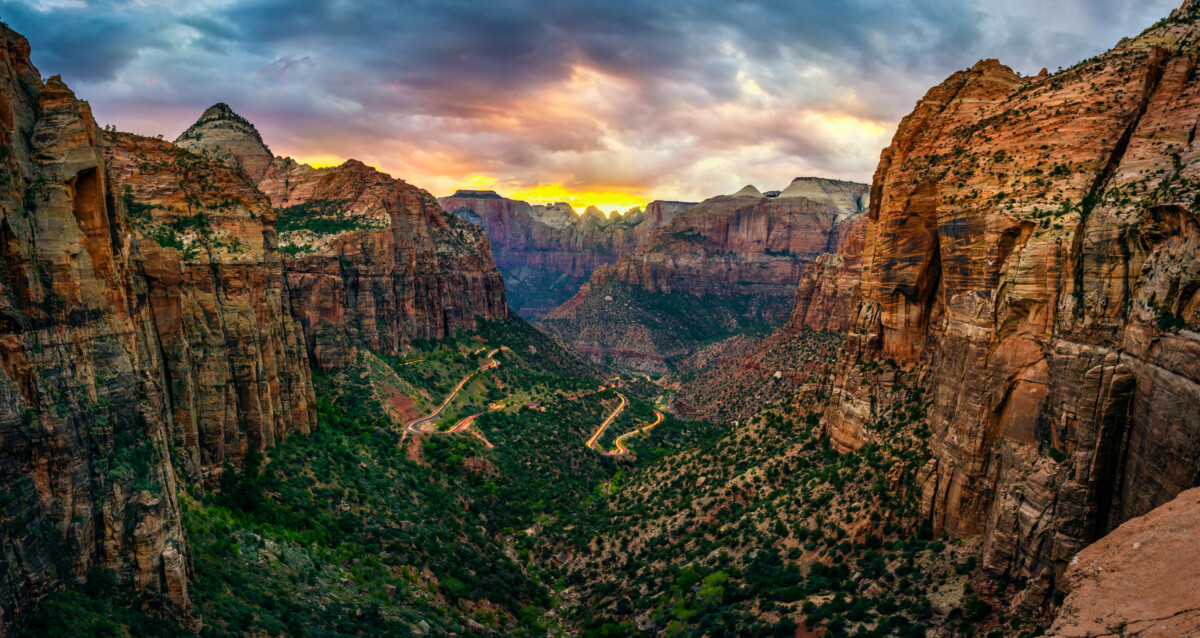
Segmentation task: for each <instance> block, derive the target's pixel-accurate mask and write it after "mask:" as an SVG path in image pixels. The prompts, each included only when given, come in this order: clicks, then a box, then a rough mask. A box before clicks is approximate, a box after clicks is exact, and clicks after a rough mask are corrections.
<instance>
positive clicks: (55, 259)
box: [0, 26, 191, 635]
mask: <svg viewBox="0 0 1200 638" xmlns="http://www.w3.org/2000/svg"><path fill="white" fill-rule="evenodd" d="M134 241H135V239H134V238H133V237H132V235H131V232H130V227H129V223H128V220H127V219H126V216H125V211H124V209H123V206H122V204H121V200H120V198H119V197H118V195H117V193H116V192H114V185H113V180H112V177H111V175H110V173H109V170H108V167H107V165H106V162H105V158H104V152H103V149H102V138H101V131H100V129H99V127H97V126H96V123H95V121H94V120H93V118H92V114H91V109H90V107H89V106H88V104H87V103H86V102H83V101H81V100H78V99H76V98H75V96H74V94H72V92H71V91H70V89H68V88H67V86H66V85H65V84H63V82H62V81H61V80H60V79H59V78H58V77H57V76H55V77H51V78H50V79H49V80H47V81H46V82H45V83H44V84H43V83H42V80H41V76H40V74H39V73H38V71H37V69H35V68H34V67H33V66H32V64H31V63H30V61H29V44H28V42H26V40H25V39H24V38H23V37H21V36H20V35H17V34H16V33H14V32H13V31H11V30H9V29H8V28H7V27H4V26H0V500H2V501H3V502H4V508H3V510H2V512H3V513H2V516H3V519H2V523H3V524H2V525H0V634H2V635H10V633H11V632H12V630H13V629H14V626H15V623H16V622H17V621H18V620H19V619H20V618H21V617H22V616H23V615H24V614H25V613H27V612H28V611H29V609H30V607H31V606H32V604H33V603H34V602H35V601H36V600H38V599H39V598H40V597H42V596H43V595H45V594H46V593H47V592H48V591H50V590H52V589H53V588H55V587H57V586H59V585H60V584H61V583H63V582H68V581H74V580H76V579H80V578H83V577H84V576H85V575H86V574H87V572H88V571H89V569H90V568H92V567H96V566H101V567H108V568H111V569H113V570H115V571H116V572H117V574H118V575H119V576H121V577H122V578H123V579H124V580H125V581H126V582H132V583H133V584H134V585H135V586H136V587H137V588H138V589H140V590H143V591H147V592H150V593H152V594H154V596H152V597H151V599H150V600H148V602H147V604H149V605H155V606H157V603H155V602H153V601H154V600H162V601H166V602H167V603H168V604H169V605H172V606H174V608H175V610H177V611H178V612H179V613H180V614H181V616H182V617H183V618H184V619H187V618H188V610H189V608H190V603H189V599H188V582H187V580H188V575H189V573H190V571H191V566H190V560H189V556H188V550H187V545H186V543H185V541H184V538H183V532H182V525H181V523H180V506H179V503H178V501H177V499H176V492H175V474H174V470H173V468H172V464H171V458H170V454H169V453H168V445H169V444H170V443H171V441H172V434H173V432H174V431H175V429H174V426H173V423H172V414H171V409H170V391H169V389H168V388H167V387H166V383H165V378H164V374H163V371H164V361H163V360H162V358H161V349H160V347H159V343H158V339H157V334H156V330H155V322H154V319H153V317H152V316H151V309H150V306H149V305H148V304H147V303H146V302H145V299H146V295H147V294H148V289H147V286H146V284H145V282H144V281H143V280H142V279H141V277H140V276H139V275H138V273H137V272H136V266H135V264H134V263H133V262H132V259H131V256H132V252H133V250H134V249H133V247H132V244H133V242H134ZM159 596H161V598H158V597H159Z"/></svg>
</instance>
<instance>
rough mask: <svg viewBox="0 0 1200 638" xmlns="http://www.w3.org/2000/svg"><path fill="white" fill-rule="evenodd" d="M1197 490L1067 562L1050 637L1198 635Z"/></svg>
mask: <svg viewBox="0 0 1200 638" xmlns="http://www.w3.org/2000/svg"><path fill="white" fill-rule="evenodd" d="M1197 529H1200V489H1191V490H1188V491H1186V492H1184V493H1182V494H1180V495H1179V496H1177V497H1175V499H1174V500H1172V501H1170V502H1168V503H1167V504H1165V505H1160V506H1159V507H1157V508H1155V509H1154V510H1151V511H1150V513H1148V514H1146V515H1144V516H1140V517H1138V518H1134V519H1131V520H1129V521H1127V522H1125V523H1123V524H1122V525H1121V526H1120V527H1118V528H1117V529H1116V530H1114V531H1113V532H1112V533H1111V534H1109V535H1108V536H1105V537H1104V538H1103V539H1101V540H1100V541H1099V542H1096V543H1094V544H1092V545H1089V546H1088V547H1087V548H1086V549H1084V550H1083V551H1082V552H1079V554H1078V555H1077V556H1075V557H1073V558H1072V559H1071V561H1070V564H1069V566H1068V568H1067V572H1066V576H1065V577H1064V578H1063V583H1062V587H1063V589H1064V590H1065V591H1067V592H1068V593H1069V595H1068V596H1067V598H1066V600H1065V601H1064V602H1063V606H1062V608H1061V609H1060V610H1059V613H1058V617H1057V618H1055V620H1054V625H1053V626H1052V627H1051V628H1050V631H1049V632H1047V635H1049V636H1054V637H1055V638H1107V637H1114V638H1115V637H1118V636H1155V638H1185V637H1187V636H1196V635H1198V634H1200V570H1196V569H1193V568H1192V566H1194V565H1197V564H1200V543H1197V542H1196V530H1197Z"/></svg>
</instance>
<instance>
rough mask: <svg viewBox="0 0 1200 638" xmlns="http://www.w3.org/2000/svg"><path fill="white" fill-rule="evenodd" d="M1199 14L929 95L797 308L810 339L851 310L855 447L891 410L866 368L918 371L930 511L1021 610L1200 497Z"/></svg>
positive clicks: (983, 70)
mask: <svg viewBox="0 0 1200 638" xmlns="http://www.w3.org/2000/svg"><path fill="white" fill-rule="evenodd" d="M1197 13H1198V12H1197V11H1196V10H1194V9H1192V8H1190V7H1185V8H1184V9H1183V10H1181V11H1179V12H1177V13H1176V14H1175V15H1173V16H1172V18H1171V19H1170V20H1166V21H1164V22H1163V23H1160V24H1159V25H1156V26H1155V27H1154V28H1152V29H1150V30H1148V31H1147V32H1146V33H1144V34H1143V35H1142V36H1140V37H1138V38H1136V39H1132V40H1126V41H1123V42H1122V44H1120V45H1119V46H1118V47H1117V48H1115V49H1114V50H1113V51H1111V52H1109V53H1106V54H1104V55H1102V56H1099V57H1097V58H1094V59H1092V60H1088V61H1085V62H1083V63H1081V64H1079V65H1077V66H1076V67H1074V68H1071V69H1069V70H1067V71H1064V72H1061V73H1058V74H1055V75H1052V76H1048V77H1039V78H1021V77H1018V76H1017V75H1016V74H1014V73H1013V72H1012V71H1011V70H1009V69H1008V68H1006V67H1004V66H1002V65H1000V64H999V63H998V62H996V61H994V60H989V61H984V62H980V63H979V64H977V65H975V67H973V68H972V69H970V70H968V71H963V72H958V73H956V74H954V75H953V76H951V77H950V78H949V79H948V80H947V81H946V82H945V83H943V84H942V85H940V86H938V87H935V88H933V89H932V90H930V91H929V93H928V94H927V95H926V96H925V97H924V99H922V100H921V101H920V102H919V103H918V105H917V107H916V109H915V110H914V112H913V113H912V114H911V115H909V116H908V117H907V118H905V119H904V120H903V122H901V124H900V127H899V129H898V131H897V133H896V136H895V138H894V139H893V141H892V144H891V146H889V147H888V148H887V149H886V150H884V152H883V154H882V157H881V160H880V164H879V168H878V170H877V171H876V174H875V179H874V183H873V185H872V192H871V198H870V199H871V206H870V212H869V221H868V223H867V226H866V229H865V239H864V242H865V243H864V245H863V248H862V250H861V252H860V253H858V254H853V253H856V252H857V248H856V244H855V242H848V243H847V248H846V250H845V251H843V253H842V255H841V257H842V265H841V266H839V267H836V268H834V269H833V271H832V272H831V273H830V274H831V276H832V277H833V281H829V280H825V281H822V282H821V283H820V285H818V286H816V287H813V286H810V287H809V288H810V289H812V290H814V291H816V290H819V289H821V288H824V289H826V290H828V291H834V294H828V295H824V294H813V295H809V294H807V293H805V296H806V297H807V301H806V302H804V303H803V304H802V303H801V299H800V295H798V298H797V311H800V310H801V309H803V311H804V315H805V317H804V319H803V320H802V321H801V322H800V325H801V326H805V325H815V326H817V327H827V326H830V325H831V321H832V322H833V323H834V324H836V320H834V319H831V318H829V317H828V316H826V315H824V313H822V312H812V309H813V299H816V300H818V301H819V302H820V303H819V304H818V307H819V306H820V305H822V304H823V305H826V306H829V307H830V312H840V310H837V309H839V308H842V307H851V308H853V311H852V320H851V324H850V333H849V335H848V336H847V339H846V343H845V354H844V356H843V357H842V359H841V363H840V364H839V365H838V367H837V370H836V372H835V375H834V381H833V389H832V395H831V399H832V402H831V406H830V407H829V409H828V410H827V412H826V414H825V417H824V427H825V428H826V430H827V432H828V433H829V435H830V437H831V440H832V441H833V443H834V444H835V445H836V446H837V447H839V448H840V449H843V450H854V449H857V448H858V447H860V446H862V445H864V444H865V443H869V442H871V441H872V440H874V438H875V435H874V433H873V432H871V431H870V430H869V429H868V428H867V427H866V425H865V424H866V423H867V422H868V421H869V419H870V417H871V416H872V415H873V414H876V413H877V412H878V411H879V410H880V409H881V406H883V405H886V404H887V401H888V399H887V397H886V396H885V393H884V392H883V391H882V390H881V389H880V388H879V387H877V385H876V384H874V383H873V382H871V380H870V377H869V376H868V375H867V374H866V373H864V372H863V371H862V369H861V368H860V366H859V365H858V364H857V363H856V362H857V361H860V360H862V359H868V360H869V359H894V360H895V361H896V362H898V363H899V364H901V365H903V366H916V367H918V368H920V369H921V370H922V371H923V372H922V374H923V384H924V385H925V386H926V388H927V390H928V394H927V396H930V397H931V398H932V399H933V405H932V406H931V407H930V411H929V419H930V423H931V424H932V426H933V436H932V441H931V448H932V452H933V457H934V458H933V459H932V460H930V462H929V464H928V465H927V466H926V467H925V469H924V470H923V472H922V474H921V477H920V478H921V480H920V485H919V486H917V487H918V489H919V490H921V491H922V510H923V513H924V515H925V516H926V517H927V519H928V521H929V522H930V523H931V524H932V526H933V528H934V529H935V531H937V532H945V533H947V534H949V535H950V536H952V537H964V536H970V535H975V534H982V535H983V536H984V566H985V567H986V568H987V569H988V570H990V571H992V572H993V573H996V574H1009V575H1012V576H1015V577H1017V578H1022V579H1030V580H1032V581H1033V585H1032V586H1031V587H1030V588H1029V590H1028V592H1027V593H1026V594H1024V595H1023V596H1022V597H1021V599H1020V600H1018V601H1017V604H1025V605H1032V604H1037V602H1039V601H1040V598H1041V597H1042V596H1044V594H1045V593H1046V592H1047V591H1049V588H1050V587H1051V586H1052V583H1053V582H1054V581H1055V580H1056V579H1057V578H1058V577H1060V576H1061V575H1062V572H1063V570H1064V569H1065V567H1066V566H1067V561H1068V560H1070V558H1071V557H1072V556H1073V555H1074V554H1075V553H1076V552H1078V551H1079V550H1080V549H1081V548H1082V547H1083V546H1085V545H1086V544H1087V543H1090V542H1092V541H1094V540H1095V539H1097V538H1099V537H1100V536H1101V535H1103V534H1104V533H1105V532H1106V531H1108V530H1110V529H1112V528H1113V527H1114V526H1115V525H1117V524H1119V523H1120V522H1121V521H1124V520H1127V519H1129V518H1130V517H1132V516H1137V515H1140V514H1144V513H1145V512H1147V511H1149V510H1150V509H1152V508H1153V507H1155V506H1156V505H1159V504H1161V503H1164V502H1166V501H1167V500H1169V499H1171V498H1172V497H1173V496H1175V495H1176V494H1178V493H1179V492H1181V491H1182V490H1184V489H1187V488H1189V487H1191V486H1193V485H1195V484H1196V482H1197V479H1198V478H1200V409H1198V406H1200V366H1198V365H1197V362H1198V361H1200V356H1198V355H1200V334H1198V333H1197V328H1200V223H1198V222H1197V201H1200V200H1198V199H1197V197H1198V194H1200V188H1198V187H1200V182H1198V181H1197V180H1198V179H1200V145H1198V144H1196V140H1195V122H1196V120H1197V119H1198V117H1200V82H1197V81H1196V74H1195V70H1196V67H1197V63H1198V60H1197V44H1198V43H1200V42H1198V39H1200V26H1197V21H1198V20H1200V15H1197ZM859 255H861V256H859ZM857 259H861V260H862V261H861V263H862V265H861V276H860V277H859V281H858V289H857V290H855V288H854V286H853V285H851V284H850V283H849V282H848V281H845V280H842V281H838V279H839V277H841V276H844V275H845V274H848V273H849V272H851V270H850V269H848V268H845V266H846V264H853V263H854V262H855V261H856V260H857ZM827 265H828V264H827ZM814 274H816V271H814ZM840 294H849V295H857V298H854V299H853V301H851V302H850V303H851V305H850V306H842V305H840V304H841V303H842V302H840V301H839V302H836V303H834V302H833V301H831V300H832V299H835V298H836V297H837V296H838V295H840Z"/></svg>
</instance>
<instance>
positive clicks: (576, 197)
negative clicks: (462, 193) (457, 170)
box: [458, 175, 650, 217]
mask: <svg viewBox="0 0 1200 638" xmlns="http://www.w3.org/2000/svg"><path fill="white" fill-rule="evenodd" d="M458 189H459V190H492V191H496V192H497V193H498V194H500V195H501V196H503V197H507V198H509V199H516V200H521V201H526V202H529V203H530V204H542V205H546V204H557V203H559V202H566V203H567V204H570V205H571V208H573V209H574V210H575V213H576V214H577V215H580V214H583V211H585V210H587V207H588V206H595V207H596V208H598V209H599V210H600V211H601V212H603V213H604V215H605V217H608V216H610V215H611V213H613V212H614V211H615V212H617V213H618V214H622V215H623V214H625V212H626V211H628V210H629V209H631V208H635V207H638V208H644V207H645V206H646V204H647V203H648V202H649V201H650V200H649V199H647V198H645V197H642V196H640V195H635V194H633V193H627V192H621V191H609V190H587V189H584V190H573V189H571V188H568V187H566V186H564V185H562V184H538V185H536V186H517V185H512V186H505V185H503V184H501V183H500V180H499V179H497V178H495V177H489V176H487V175H472V176H471V177H470V178H469V179H467V180H466V181H465V182H462V183H461V185H460V186H459V187H458Z"/></svg>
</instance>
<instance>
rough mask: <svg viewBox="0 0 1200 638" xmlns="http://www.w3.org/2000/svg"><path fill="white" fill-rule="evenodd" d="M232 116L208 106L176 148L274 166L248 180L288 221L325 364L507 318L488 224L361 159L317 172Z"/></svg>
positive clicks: (301, 298) (282, 221)
mask: <svg viewBox="0 0 1200 638" xmlns="http://www.w3.org/2000/svg"><path fill="white" fill-rule="evenodd" d="M227 110H228V109H227V108H226V109H223V108H222V105H220V104H218V105H217V106H214V107H212V108H210V109H208V111H205V115H204V116H202V117H201V119H200V121H199V122H197V123H196V125H195V126H193V127H192V128H190V129H188V132H186V133H184V135H182V136H181V137H180V138H179V139H178V140H177V143H178V144H179V145H180V146H181V147H183V148H186V149H189V150H194V151H196V152H198V153H201V154H205V155H209V156H211V157H215V158H219V159H223V160H225V161H226V162H227V163H230V164H232V165H234V166H239V167H250V169H251V170H252V171H253V170H256V169H254V168H253V167H255V166H258V165H259V164H261V158H263V157H270V158H271V160H270V163H269V164H268V165H267V166H266V167H265V168H264V169H262V171H261V174H259V176H258V177H255V172H250V173H248V174H250V176H251V178H252V179H254V180H255V182H256V184H257V186H258V188H259V189H260V190H261V191H262V192H263V193H265V194H266V195H267V197H268V198H269V199H270V202H271V205H272V206H274V207H275V209H276V211H277V214H278V216H279V223H278V226H279V244H280V247H281V250H282V251H283V253H284V255H285V258H284V261H285V271H286V273H287V283H288V288H289V290H290V296H291V304H292V312H293V314H294V315H295V316H296V318H297V319H298V320H299V321H300V324H301V326H303V328H304V334H305V340H306V343H307V348H308V352H309V355H310V357H311V359H312V362H313V364H314V365H316V366H318V367H319V368H321V369H332V368H337V367H340V366H342V365H344V364H346V363H347V362H349V361H351V360H352V357H353V356H354V351H355V348H356V347H357V346H359V345H363V346H366V347H369V348H372V349H375V350H379V351H382V352H387V353H398V352H399V351H400V350H401V349H402V348H403V347H404V346H405V345H406V344H407V343H408V342H409V341H411V340H412V339H432V338H440V337H444V336H450V335H453V334H454V332H455V331H456V330H471V329H474V328H475V327H476V318H477V317H484V318H489V319H496V318H502V317H504V316H506V313H507V309H508V303H507V300H506V297H505V292H504V283H503V280H502V278H501V275H500V273H499V272H498V271H497V270H496V266H495V263H494V262H493V261H492V255H491V247H490V245H489V243H488V238H487V235H486V234H485V233H484V232H483V231H482V230H481V229H480V228H479V227H478V226H475V225H473V224H469V223H466V222H463V221H461V220H459V219H458V218H456V217H454V216H452V215H447V214H445V213H444V212H443V211H442V209H441V207H440V206H438V203H437V201H436V200H435V199H434V198H433V196H431V195H430V194H429V193H427V192H425V191H424V190H421V189H419V188H417V187H415V186H412V185H410V184H408V183H406V182H404V181H403V180H398V179H395V178H393V177H390V176H388V175H386V174H384V173H381V172H379V171H377V170H375V169H373V168H370V167H368V166H366V165H365V164H363V163H362V162H358V161H354V160H350V161H347V162H346V163H344V164H342V165H340V166H335V167H329V168H313V167H311V166H308V165H305V164H300V163H298V162H296V161H294V160H292V159H290V158H276V157H273V156H271V154H270V151H268V150H267V149H266V147H265V146H263V145H262V142H261V138H260V137H259V136H258V133H257V131H255V130H254V128H253V126H249V125H248V123H247V124H243V123H244V122H245V120H243V119H242V118H239V117H237V116H236V115H233V116H232V119H231V117H230V116H229V115H227V114H225V111H227ZM214 113H216V114H217V116H216V118H215V119H214V118H213V116H212V114H214ZM247 127H248V128H247Z"/></svg>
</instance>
